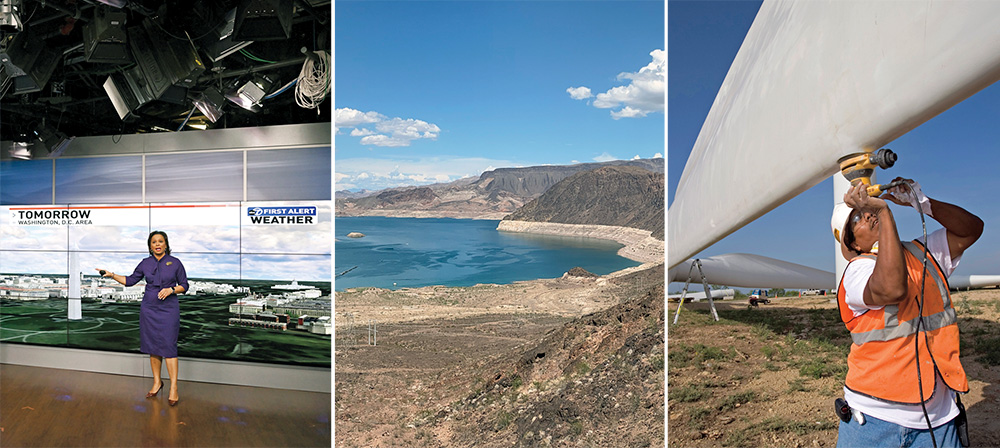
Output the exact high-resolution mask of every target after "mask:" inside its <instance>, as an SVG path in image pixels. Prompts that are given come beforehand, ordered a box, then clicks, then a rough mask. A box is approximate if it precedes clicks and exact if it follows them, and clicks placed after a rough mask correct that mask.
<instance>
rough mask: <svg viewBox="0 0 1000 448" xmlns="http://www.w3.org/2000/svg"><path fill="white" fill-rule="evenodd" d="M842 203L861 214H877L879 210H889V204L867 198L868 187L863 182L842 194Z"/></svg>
mask: <svg viewBox="0 0 1000 448" xmlns="http://www.w3.org/2000/svg"><path fill="white" fill-rule="evenodd" d="M844 203H845V204H847V206H848V207H850V208H853V209H855V210H857V211H859V212H862V213H865V212H867V213H872V214H877V213H878V212H879V210H881V209H888V208H889V204H886V203H885V201H883V200H882V199H880V198H873V197H871V196H868V186H867V185H865V184H864V183H863V182H858V184H857V185H853V186H851V189H850V190H847V193H844Z"/></svg>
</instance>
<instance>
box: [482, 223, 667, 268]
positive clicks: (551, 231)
mask: <svg viewBox="0 0 1000 448" xmlns="http://www.w3.org/2000/svg"><path fill="white" fill-rule="evenodd" d="M497 230H499V231H501V232H521V233H537V234H542V235H559V236H576V237H583V238H599V239H604V240H612V241H616V242H618V243H621V244H624V245H625V247H623V248H621V249H620V250H619V251H618V255H621V256H623V257H625V258H628V259H630V260H635V261H638V262H640V263H643V264H644V265H646V264H650V265H655V264H660V263H663V262H664V243H663V241H662V240H659V239H656V238H654V237H653V236H652V232H650V231H649V230H641V229H633V228H631V227H619V226H601V225H590V224H562V223H555V222H529V221H509V220H507V221H500V225H498V226H497Z"/></svg>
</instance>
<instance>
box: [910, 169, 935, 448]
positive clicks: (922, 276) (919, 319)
mask: <svg viewBox="0 0 1000 448" xmlns="http://www.w3.org/2000/svg"><path fill="white" fill-rule="evenodd" d="M905 185H906V188H908V189H909V190H910V194H913V187H912V186H911V185H910V183H909V182H907V183H906V184H905ZM917 211H918V212H919V213H920V225H921V227H922V228H923V232H924V244H923V246H924V259H923V262H922V266H923V269H922V270H921V274H920V301H919V302H918V306H917V308H918V309H919V311H918V312H917V326H916V328H915V329H914V334H913V348H914V350H915V352H916V360H917V389H918V390H919V391H920V408H921V409H922V410H923V411H924V421H926V422H927V431H928V432H930V433H931V443H933V444H934V448H937V446H938V445H937V439H936V438H935V437H934V427H933V426H931V418H930V417H929V416H928V415H927V403H926V402H925V400H924V387H923V381H921V379H920V327H921V326H923V323H924V287H925V286H927V282H926V280H927V253H928V251H929V249H928V247H929V246H928V241H927V222H926V221H925V220H924V212H923V210H920V209H919V208H918V209H917ZM924 342H925V344H924V345H926V346H927V353H928V354H930V353H931V350H930V342H929V341H928V340H927V333H926V332H924ZM933 359H934V355H933V354H931V360H932V361H933ZM935 365H936V363H935ZM934 382H935V384H936V383H937V378H936V377H935V378H934ZM933 393H934V392H933V391H932V392H931V394H932V395H933Z"/></svg>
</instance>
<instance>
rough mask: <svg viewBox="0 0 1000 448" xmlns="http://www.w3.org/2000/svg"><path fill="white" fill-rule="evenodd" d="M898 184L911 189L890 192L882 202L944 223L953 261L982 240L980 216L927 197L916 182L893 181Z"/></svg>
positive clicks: (901, 188)
mask: <svg viewBox="0 0 1000 448" xmlns="http://www.w3.org/2000/svg"><path fill="white" fill-rule="evenodd" d="M898 180H902V181H905V182H906V183H907V185H903V186H900V187H895V188H892V189H890V190H889V191H888V193H889V194H886V195H883V196H882V198H884V199H889V200H891V201H892V202H895V203H896V204H899V205H903V206H913V207H915V208H917V209H918V210H923V212H924V213H926V214H927V215H928V216H930V217H932V218H934V219H935V220H937V222H939V223H941V225H942V226H944V228H945V230H947V236H948V249H949V251H950V255H951V258H952V259H955V258H958V257H960V256H962V254H963V253H965V250H966V249H968V248H969V246H971V245H972V243H975V242H976V240H978V239H979V237H980V236H982V234H983V226H984V224H983V220H982V219H979V217H978V216H976V215H973V214H972V213H969V212H968V211H967V210H965V209H964V208H962V207H959V206H957V205H954V204H949V203H947V202H942V201H938V200H935V199H931V198H929V197H927V196H926V195H925V194H924V193H923V191H921V188H920V184H918V183H916V182H914V181H913V180H912V179H903V178H902V177H897V178H895V179H893V181H898ZM928 206H929V207H928Z"/></svg>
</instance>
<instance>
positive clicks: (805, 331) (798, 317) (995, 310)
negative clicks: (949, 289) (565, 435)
mask: <svg viewBox="0 0 1000 448" xmlns="http://www.w3.org/2000/svg"><path fill="white" fill-rule="evenodd" d="M830 299H831V296H825V297H820V296H811V297H803V298H798V297H789V298H778V299H776V300H773V301H772V302H771V303H770V304H767V305H761V306H760V307H759V308H755V309H748V308H747V303H746V301H745V300H741V301H735V300H727V301H716V309H717V310H718V311H719V316H720V318H721V320H720V321H719V322H715V321H714V320H713V319H712V318H711V316H710V314H709V311H708V303H707V302H704V303H703V302H698V303H685V304H684V305H683V307H682V309H681V312H680V316H679V319H678V323H677V325H668V327H669V328H668V341H669V342H668V349H667V350H668V355H667V356H668V360H667V377H668V386H667V387H668V403H667V406H668V407H667V418H668V423H667V425H668V442H669V443H668V445H669V446H671V447H710V446H782V447H817V446H818V447H833V446H835V445H836V443H837V426H838V424H839V419H837V417H836V415H835V414H834V412H833V401H834V399H836V398H837V397H842V396H843V389H842V388H843V379H844V375H846V372H847V362H846V358H847V353H848V351H849V348H850V339H849V333H848V331H847V329H846V328H845V327H844V325H843V324H842V323H840V320H839V315H838V312H837V305H836V303H833V302H831V300H830ZM952 299H953V300H954V303H955V305H956V310H957V312H958V317H959V322H958V324H959V329H960V332H961V339H962V345H961V358H962V364H963V365H964V367H965V370H966V373H967V375H968V377H969V387H970V392H969V393H968V394H967V395H966V396H964V397H963V399H962V401H963V403H964V404H965V406H966V409H967V411H968V416H969V436H970V439H971V442H972V445H973V446H982V447H996V446H1000V290H997V289H986V290H977V291H970V292H953V293H952ZM677 306H678V305H677V303H670V304H668V309H667V312H668V316H667V318H668V323H672V322H673V318H674V313H675V312H676V309H677Z"/></svg>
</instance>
